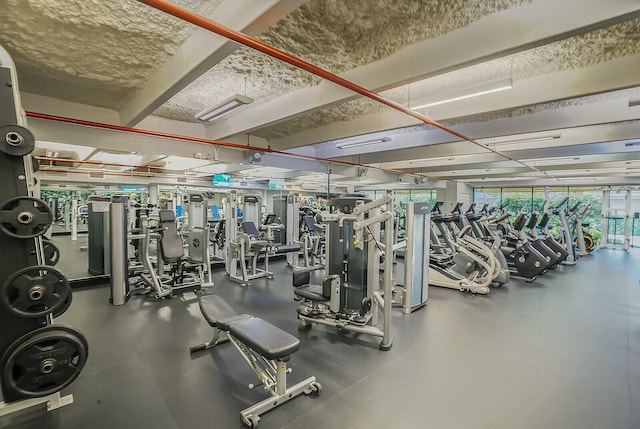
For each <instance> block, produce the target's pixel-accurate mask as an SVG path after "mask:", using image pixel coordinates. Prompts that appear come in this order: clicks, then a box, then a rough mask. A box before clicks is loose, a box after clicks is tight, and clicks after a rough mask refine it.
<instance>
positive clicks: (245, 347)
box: [189, 295, 322, 428]
mask: <svg viewBox="0 0 640 429" xmlns="http://www.w3.org/2000/svg"><path fill="white" fill-rule="evenodd" d="M200 311H202V315H203V316H204V318H205V320H206V321H207V322H208V323H209V325H210V326H211V327H212V328H213V329H214V331H213V337H212V338H211V340H209V341H208V342H206V343H204V344H200V345H198V346H194V347H191V348H190V349H189V351H190V352H191V353H195V352H198V351H201V350H207V349H210V348H211V347H215V346H217V345H218V344H222V343H225V342H227V341H230V342H231V343H232V344H233V345H234V346H235V348H236V349H237V350H238V351H239V352H240V354H241V355H242V357H243V358H244V359H245V361H246V362H247V363H248V364H249V366H250V367H251V369H253V371H254V372H255V373H256V376H257V377H258V380H260V382H259V383H258V384H256V385H253V384H250V385H249V388H250V389H253V388H254V387H256V386H259V385H260V384H262V385H263V387H264V389H265V390H268V391H269V392H270V393H271V395H272V396H271V397H270V398H267V399H265V400H263V401H261V402H258V403H257V404H255V405H252V406H251V407H249V408H246V409H244V410H242V411H241V412H240V419H241V420H242V423H243V424H245V425H246V426H248V427H250V428H255V427H257V426H258V422H259V421H260V415H261V414H264V413H266V412H267V411H269V410H272V409H273V408H275V407H277V406H278V405H281V404H284V403H285V402H287V401H288V400H289V399H292V398H295V397H296V396H298V395H300V394H301V393H304V394H305V395H309V394H311V393H320V391H321V390H322V386H321V385H320V383H318V382H317V381H316V378H315V377H309V378H307V379H306V380H304V381H301V382H300V383H298V384H296V385H295V386H293V387H289V388H287V373H288V372H291V370H290V369H287V361H288V360H289V359H290V357H291V354H293V353H295V352H296V351H297V350H298V348H299V346H300V340H298V339H297V338H296V337H294V336H293V335H291V334H289V333H287V332H285V331H283V330H282V329H280V328H278V327H276V326H274V325H272V324H270V323H269V322H267V321H265V320H262V319H260V318H258V317H253V316H251V315H249V314H237V313H236V312H235V311H234V310H233V309H232V308H231V307H230V306H229V304H227V302H226V301H224V300H223V299H222V298H221V297H220V296H218V295H204V296H201V297H200ZM222 332H224V333H225V337H222V338H221V337H220V334H221V333H222Z"/></svg>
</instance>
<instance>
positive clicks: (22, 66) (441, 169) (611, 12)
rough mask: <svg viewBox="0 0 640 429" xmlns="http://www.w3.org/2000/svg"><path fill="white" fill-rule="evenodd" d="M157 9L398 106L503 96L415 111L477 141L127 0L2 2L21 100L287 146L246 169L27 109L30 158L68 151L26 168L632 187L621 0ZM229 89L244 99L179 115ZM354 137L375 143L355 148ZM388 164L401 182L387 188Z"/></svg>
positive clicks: (631, 61) (95, 117)
mask: <svg viewBox="0 0 640 429" xmlns="http://www.w3.org/2000/svg"><path fill="white" fill-rule="evenodd" d="M174 3H175V4H178V5H180V6H184V7H186V8H188V9H190V10H193V11H195V12H197V13H199V14H202V15H205V16H207V17H209V18H210V19H212V20H214V21H216V22H218V23H221V24H223V25H226V26H228V27H230V28H233V29H235V30H238V31H241V32H244V33H246V34H248V35H251V36H255V37H257V38H258V39H260V40H262V41H264V42H266V43H268V44H271V45H273V46H275V47H277V48H279V49H282V50H284V51H286V52H289V53H291V54H293V55H295V56H298V57H300V58H302V59H303V60H305V61H308V62H310V63H312V64H315V65H317V66H320V67H322V68H324V69H326V70H329V71H331V72H333V73H336V74H339V75H340V76H342V77H344V78H346V79H349V80H351V81H353V82H355V83H357V84H359V85H362V86H364V87H366V88H368V89H371V90H373V91H376V92H378V93H380V94H382V95H383V96H384V97H386V98H388V99H390V100H393V101H395V102H397V103H400V104H402V105H404V106H408V107H414V106H419V105H424V104H430V103H434V102H438V101H443V100H445V99H450V98H460V97H463V96H467V95H470V94H472V93H475V92H478V91H480V90H486V89H491V88H494V89H495V88H497V87H498V86H502V87H505V85H507V86H509V87H510V89H504V88H503V90H500V91H497V92H493V93H489V94H485V95H479V96H476V97H471V98H466V99H460V100H457V101H451V102H446V103H442V104H438V105H433V106H429V107H426V108H421V109H417V112H419V113H422V114H426V115H427V116H429V117H430V118H432V119H434V120H436V121H439V122H440V123H442V124H444V125H447V126H449V127H451V128H453V129H454V130H456V131H457V132H459V133H462V134H464V135H466V136H468V137H470V138H472V139H475V140H477V141H478V143H480V145H477V144H473V143H470V142H468V141H463V140H461V139H460V138H459V137H456V136H454V135H452V134H449V133H446V132H444V131H442V130H440V129H436V128H434V127H432V126H430V125H425V124H424V123H422V122H421V121H419V120H418V119H416V118H414V117H411V116H408V115H406V114H403V113H401V112H398V111H395V110H392V109H391V108H389V107H387V106H384V105H382V104H380V103H377V102H375V101H372V100H369V99H366V98H363V97H361V96H359V95H357V94H355V93H353V92H351V91H349V90H346V89H344V88H341V87H338V86H337V85H335V84H333V83H330V82H328V81H323V80H322V79H320V78H318V77H316V76H313V75H311V74H309V73H307V72H305V71H302V70H299V69H296V68H294V67H293V66H290V65H287V64H284V63H282V62H280V61H279V60H276V59H273V58H271V57H268V56H266V55H264V54H261V53H258V52H256V51H253V50H250V49H248V48H245V47H241V46H240V45H238V44H236V43H234V42H230V41H228V40H226V39H224V38H222V37H220V36H218V35H215V34H212V33H210V32H208V31H206V30H203V29H200V28H196V27H194V26H192V25H191V24H187V23H186V22H184V21H181V20H178V19H176V18H173V17H171V16H169V15H166V14H164V13H162V12H159V11H157V10H155V9H152V8H150V7H149V6H147V5H145V4H142V3H140V2H137V1H135V0H112V1H110V2H104V1H101V0H67V1H65V2H51V1H48V0H4V1H3V8H2V10H0V45H2V46H3V47H4V48H6V49H7V50H8V51H9V53H10V54H11V55H12V57H13V59H14V61H15V63H16V67H17V70H18V77H19V80H20V90H21V92H22V94H23V104H24V106H25V108H26V109H27V110H29V111H32V112H38V113H45V114H50V115H57V116H67V117H73V118H78V119H85V120H91V121H98V122H105V123H110V124H116V125H122V126H129V127H137V128H145V129H151V130H155V131H159V132H170V133H173V134H179V135H186V136H192V137H194V138H199V139H215V140H221V141H230V142H234V143H240V144H244V145H246V144H249V145H252V146H255V147H256V149H261V148H270V149H274V150H278V151H284V152H287V153H290V154H295V155H300V156H304V157H305V158H296V157H291V156H284V155H282V154H265V155H264V156H263V157H262V159H261V160H260V163H259V164H260V165H258V166H255V165H250V164H249V163H248V162H246V158H247V157H246V148H222V149H221V152H219V151H218V149H216V150H215V151H214V154H211V153H210V152H211V151H210V149H208V148H205V149H203V147H204V146H203V145H202V144H201V143H197V142H190V141H184V140H181V139H179V138H178V139H174V140H171V139H169V141H167V139H166V138H164V139H162V138H156V139H155V140H154V139H153V138H152V137H143V136H139V137H135V138H134V137H130V136H128V137H125V138H123V137H122V134H120V135H119V136H117V135H115V134H114V133H117V131H113V130H112V131H108V132H107V131H105V130H98V129H93V130H87V129H86V127H78V126H77V125H71V124H63V123H54V122H52V121H50V120H46V119H30V127H32V126H33V128H34V131H35V132H36V136H37V137H38V138H39V139H40V142H39V143H38V147H39V149H38V153H37V154H38V155H39V156H43V157H49V158H51V157H52V155H53V154H57V156H58V157H61V158H64V157H67V158H73V159H75V160H86V162H85V163H77V162H76V163H68V162H67V163H64V162H56V161H53V160H49V161H48V163H47V162H44V163H43V164H48V165H45V167H46V168H45V169H47V168H48V169H56V168H58V169H64V170H65V171H68V172H70V171H76V172H79V173H80V172H83V173H86V172H89V171H98V170H100V171H103V172H107V173H112V174H116V173H117V174H121V175H123V177H127V176H126V175H124V173H127V174H130V175H131V176H133V175H135V174H143V173H145V172H146V173H147V175H148V176H154V177H155V176H159V175H166V176H167V177H173V176H172V175H176V176H180V177H186V176H188V177H190V178H208V177H209V176H210V175H211V174H213V173H214V172H229V173H233V174H236V175H242V176H245V177H248V178H249V180H260V179H262V180H266V179H268V178H285V179H287V180H291V181H298V182H301V183H307V184H308V183H311V182H313V181H314V180H317V181H318V182H319V183H320V182H325V181H326V180H325V178H323V177H322V174H323V173H326V172H327V168H328V167H327V165H328V164H327V162H326V161H323V160H318V159H317V158H323V159H324V158H327V159H332V160H337V164H335V165H334V164H331V165H333V167H332V173H333V174H332V176H334V179H336V180H337V181H338V182H353V183H355V185H357V186H363V187H366V186H372V185H375V184H377V185H384V184H385V183H393V184H394V186H397V185H398V184H402V185H404V186H406V185H407V183H409V184H416V183H417V184H418V185H419V184H420V181H419V180H415V181H413V179H414V178H416V175H417V176H426V177H430V178H432V181H429V182H428V184H429V185H430V186H433V185H434V184H436V183H438V181H441V180H457V181H463V182H465V183H469V184H471V185H474V186H496V185H501V184H504V185H506V186H520V185H544V184H550V185H563V184H580V185H582V184H585V185H591V186H593V185H606V184H629V183H638V181H639V178H640V73H638V70H640V4H639V3H638V2H637V1H636V0H609V1H607V2H602V1H601V0H564V1H562V2H558V1H557V0H490V1H488V0H464V1H461V0H426V1H425V0H394V1H389V0H308V1H305V0H280V1H278V0H270V1H255V0H215V1H207V0H176V1H174ZM234 94H241V95H246V96H249V97H251V98H253V99H254V102H253V103H251V104H249V105H247V106H244V107H243V108H241V109H238V110H237V111H235V112H232V113H229V114H227V115H225V116H224V117H222V118H219V119H217V120H215V121H213V122H207V123H203V122H201V121H199V120H197V119H195V115H196V114H197V113H198V112H200V111H202V110H204V109H206V108H207V107H209V106H212V105H214V104H216V103H217V102H219V101H220V100H223V99H225V98H227V97H229V96H232V95H234ZM80 128H82V129H80ZM373 139H382V140H383V141H382V142H380V143H372V144H359V145H358V144H357V143H362V142H366V141H370V140H373ZM354 142H355V143H356V145H353V146H352V147H346V148H345V147H344V146H345V145H347V146H349V144H350V143H354ZM65 144H66V145H69V146H64V145H65ZM61 145H62V146H61ZM336 145H338V146H343V148H339V147H338V146H336ZM482 145H486V146H488V147H490V148H494V149H496V150H498V151H500V152H502V153H505V154H506V155H507V157H504V156H501V155H499V154H496V153H493V152H491V151H490V150H488V149H487V147H483V146H482ZM87 147H89V149H87ZM92 148H97V150H93V149H92ZM132 152H135V153H132ZM204 152H206V154H205V153H204ZM47 154H48V155H47ZM53 158H56V157H53ZM359 165H364V166H365V167H359ZM367 171H370V172H371V174H367ZM374 172H375V174H374ZM402 172H404V173H410V174H412V175H414V176H413V177H412V176H410V175H407V176H406V177H410V179H411V180H403V181H402V176H404V174H402ZM319 173H320V174H319ZM305 178H306V179H305Z"/></svg>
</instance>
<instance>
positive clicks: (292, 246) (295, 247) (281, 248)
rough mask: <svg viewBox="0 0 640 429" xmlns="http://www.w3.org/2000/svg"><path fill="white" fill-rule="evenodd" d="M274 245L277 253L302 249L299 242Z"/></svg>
mask: <svg viewBox="0 0 640 429" xmlns="http://www.w3.org/2000/svg"><path fill="white" fill-rule="evenodd" d="M273 247H275V249H276V253H290V252H297V251H299V250H300V245H299V244H276V245H274V246H273Z"/></svg>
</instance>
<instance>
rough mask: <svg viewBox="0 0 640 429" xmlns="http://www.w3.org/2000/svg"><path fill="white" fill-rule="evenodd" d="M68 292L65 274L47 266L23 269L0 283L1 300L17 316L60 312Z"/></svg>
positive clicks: (69, 291) (35, 315) (69, 292)
mask: <svg viewBox="0 0 640 429" xmlns="http://www.w3.org/2000/svg"><path fill="white" fill-rule="evenodd" d="M70 294H71V287H70V286H69V281H68V280H67V278H66V277H65V276H64V274H62V273H61V272H60V271H58V270H56V269H55V268H53V267H49V266H47V265H35V266H32V267H26V268H23V269H21V270H19V271H16V272H15V273H13V274H12V275H11V276H9V277H8V278H7V279H6V280H5V281H4V282H3V283H2V285H0V303H2V305H3V306H4V307H5V308H6V309H7V310H9V312H11V313H12V314H14V315H16V316H20V317H41V316H45V315H47V314H49V313H58V315H59V314H61V313H59V311H60V310H61V309H62V308H64V307H65V305H66V306H67V307H68V305H67V304H66V302H67V299H68V297H69V295H70ZM69 303H70V301H69Z"/></svg>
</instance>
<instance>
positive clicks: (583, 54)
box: [253, 20, 640, 139]
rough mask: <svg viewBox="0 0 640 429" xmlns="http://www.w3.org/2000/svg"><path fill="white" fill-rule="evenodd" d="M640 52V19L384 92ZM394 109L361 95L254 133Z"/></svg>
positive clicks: (430, 88)
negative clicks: (352, 99)
mask: <svg viewBox="0 0 640 429" xmlns="http://www.w3.org/2000/svg"><path fill="white" fill-rule="evenodd" d="M639 52H640V20H634V21H628V22H624V23H621V24H617V25H613V26H611V27H609V28H606V29H602V30H597V31H593V32H590V33H586V34H583V35H581V36H577V37H573V38H569V39H564V40H561V41H559V42H555V43H551V44H548V45H544V46H541V47H539V48H535V49H531V50H528V51H524V52H521V53H518V54H514V55H510V56H506V57H502V58H499V59H496V60H493V61H489V62H486V63H482V64H478V65H476V66H472V67H468V68H465V69H463V70H460V71H455V72H451V73H447V74H445V75H441V76H437V77H434V78H430V79H426V80H424V81H421V82H417V83H414V84H411V91H410V92H409V89H408V87H407V86H404V87H402V88H395V89H393V90H389V91H386V92H383V93H382V94H383V95H384V96H386V97H387V98H390V99H392V100H394V101H397V102H399V103H402V104H405V105H406V104H409V95H410V96H411V99H413V100H422V99H427V98H428V97H429V94H434V93H436V94H437V93H439V92H441V91H443V90H445V89H447V88H451V87H462V88H464V87H467V86H469V85H472V84H474V83H478V82H484V81H495V80H496V79H504V78H509V77H511V78H513V80H514V81H517V80H518V79H525V78H529V77H533V76H540V75H544V74H547V73H552V72H556V71H562V70H571V69H577V68H582V67H587V66H591V65H594V64H597V63H603V62H606V61H610V60H612V59H615V58H621V57H624V56H626V55H631V54H637V53H639ZM589 100H590V99H589V98H588V97H583V98H580V99H577V100H576V101H575V102H574V103H586V102H589ZM564 105H566V103H564V102H563V103H548V104H545V105H543V106H542V108H544V109H550V108H558V107H563V106H564ZM386 109H388V108H387V107H386V106H383V105H381V104H379V103H376V102H374V101H371V100H369V99H364V98H361V99H358V100H354V101H349V102H346V103H343V104H341V105H339V106H335V107H332V108H329V109H324V110H322V111H318V112H314V113H310V114H307V115H304V116H299V117H296V118H294V119H291V120H289V121H286V122H282V123H280V124H277V125H274V126H271V127H269V128H265V129H262V130H259V131H256V132H254V133H253V134H256V135H258V136H260V137H264V138H267V139H271V138H277V137H283V136H288V135H292V134H296V133H298V132H301V131H304V130H306V129H309V128H315V127H320V126H323V125H328V124H332V123H336V122H338V121H348V120H352V119H355V118H357V117H358V116H361V115H365V114H371V113H376V112H382V111H384V110H386ZM535 110H536V108H535V107H528V108H518V109H514V110H509V111H501V112H492V113H489V114H483V115H480V116H473V117H466V118H459V119H456V120H455V121H448V123H449V124H453V123H460V122H478V121H485V120H491V119H497V118H501V117H513V116H518V115H523V114H526V113H531V112H532V111H535Z"/></svg>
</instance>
